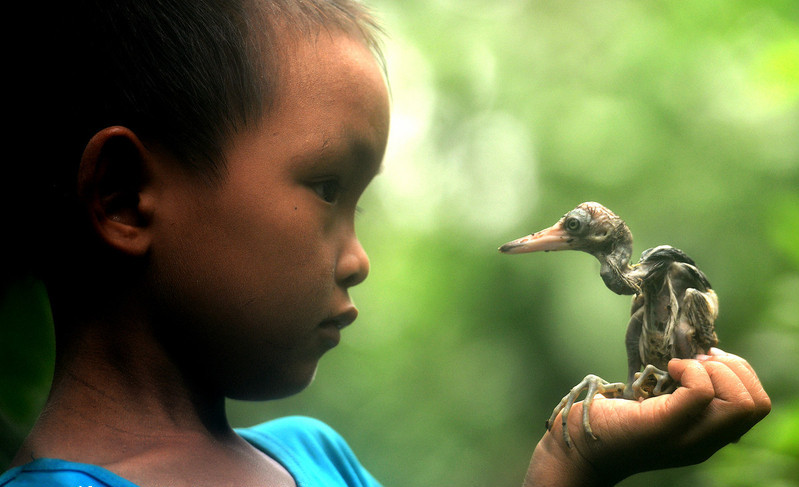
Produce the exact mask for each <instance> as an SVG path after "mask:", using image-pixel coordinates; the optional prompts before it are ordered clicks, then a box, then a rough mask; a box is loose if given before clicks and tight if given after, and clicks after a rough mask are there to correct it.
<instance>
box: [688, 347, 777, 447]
mask: <svg viewBox="0 0 799 487" xmlns="http://www.w3.org/2000/svg"><path fill="white" fill-rule="evenodd" d="M702 366H703V367H704V368H705V369H706V370H707V372H708V376H709V377H710V380H711V382H712V383H713V386H714V389H715V395H716V397H715V398H714V399H713V401H711V403H710V404H709V405H708V407H707V408H706V410H705V411H704V412H703V415H702V416H703V417H702V421H701V425H699V426H698V427H697V428H695V429H694V430H693V431H692V432H691V433H689V434H688V435H686V437H685V439H686V440H689V443H692V442H694V441H696V442H697V443H698V444H700V443H705V444H708V445H709V444H715V445H717V446H718V447H721V446H722V445H723V444H726V443H729V442H734V441H737V440H738V439H739V438H740V437H741V436H743V434H744V433H746V432H747V431H748V430H749V429H750V428H751V427H752V426H754V424H755V423H757V422H758V421H759V420H760V419H761V417H762V416H760V415H759V414H758V413H757V406H756V404H755V401H754V400H753V399H752V397H751V395H750V394H749V391H748V390H747V388H746V387H745V386H744V385H743V383H742V382H741V380H740V379H739V377H738V376H737V375H736V374H735V373H734V372H733V371H732V370H731V369H730V368H729V367H727V365H725V364H723V363H721V362H715V361H707V362H704V363H702ZM714 448H715V447H714Z"/></svg>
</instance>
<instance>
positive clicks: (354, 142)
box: [303, 131, 384, 176]
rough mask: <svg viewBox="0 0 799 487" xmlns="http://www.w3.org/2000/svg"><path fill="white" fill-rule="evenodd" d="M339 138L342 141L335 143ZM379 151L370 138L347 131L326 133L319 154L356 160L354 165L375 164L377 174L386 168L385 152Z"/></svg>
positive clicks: (375, 173)
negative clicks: (384, 162) (384, 163)
mask: <svg viewBox="0 0 799 487" xmlns="http://www.w3.org/2000/svg"><path fill="white" fill-rule="evenodd" d="M337 140H338V141H341V142H342V143H341V144H338V145H335V141H337ZM378 152H380V151H379V150H378V148H377V147H375V145H374V144H373V143H372V141H370V140H368V138H366V137H362V136H360V135H358V134H354V133H352V132H349V131H345V132H343V133H342V134H341V135H339V136H337V137H333V136H330V135H325V136H324V139H323V140H322V144H321V147H320V148H319V149H318V152H317V154H318V155H322V156H323V157H324V156H326V155H333V157H336V158H341V159H345V160H348V161H354V162H355V163H356V164H355V165H354V167H363V166H366V165H368V166H374V175H375V176H376V175H378V174H380V173H381V172H383V168H384V165H383V159H384V157H383V154H382V153H378ZM383 152H384V151H383ZM303 158H305V157H303Z"/></svg>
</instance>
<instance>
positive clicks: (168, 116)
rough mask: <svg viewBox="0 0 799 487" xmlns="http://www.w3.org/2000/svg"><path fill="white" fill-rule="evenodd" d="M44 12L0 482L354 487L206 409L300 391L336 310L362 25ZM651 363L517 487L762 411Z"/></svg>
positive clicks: (366, 99) (360, 87)
mask: <svg viewBox="0 0 799 487" xmlns="http://www.w3.org/2000/svg"><path fill="white" fill-rule="evenodd" d="M59 7H60V8H63V9H64V10H63V11H60V12H53V11H49V12H47V13H49V14H52V15H51V17H52V19H54V20H55V21H54V25H53V26H48V30H45V31H44V32H49V29H50V28H52V29H54V30H53V32H56V33H57V36H56V37H55V38H54V40H53V42H52V43H49V44H46V45H47V50H46V51H45V52H44V53H43V54H42V55H43V56H46V58H45V59H46V60H47V61H48V62H49V61H50V60H52V61H54V62H56V61H58V62H60V63H61V64H60V65H59V68H60V69H57V70H53V73H54V74H56V75H58V81H57V82H56V83H55V84H54V85H53V86H50V87H48V90H47V91H43V92H42V93H45V94H50V96H49V97H48V98H47V106H46V108H47V112H46V113H48V114H50V113H52V114H54V116H61V117H65V119H67V120H69V121H70V122H71V123H66V122H62V123H58V124H54V125H51V126H49V127H48V126H45V127H44V128H42V129H40V130H37V131H35V134H36V135H38V136H40V137H42V139H41V141H42V142H45V141H46V142H48V144H47V145H44V144H40V146H38V147H37V148H38V149H40V150H47V149H48V148H49V147H53V148H54V150H55V154H53V155H48V157H46V158H45V157H42V158H41V159H42V160H46V161H47V162H50V161H52V162H53V167H52V168H49V169H47V170H46V171H41V170H37V172H44V173H45V174H46V175H47V177H52V178H53V179H52V181H48V183H47V185H46V188H45V191H44V193H43V194H42V195H41V196H40V199H41V200H42V201H45V202H48V203H47V204H48V205H49V206H48V207H47V209H46V211H45V213H36V212H33V213H31V214H28V216H26V219H25V222H26V223H29V224H30V225H29V226H28V228H27V230H26V231H25V232H24V233H25V234H26V235H32V236H33V239H32V241H34V242H41V241H44V240H45V239H44V237H45V236H48V237H49V239H50V241H53V237H54V236H56V237H58V240H56V248H55V249H50V250H48V253H47V254H41V252H37V254H38V256H37V260H38V261H39V262H42V263H43V265H42V268H41V269H40V273H41V275H42V276H43V278H44V280H45V282H46V284H47V287H48V292H49V294H50V298H51V303H52V309H53V316H54V321H55V324H56V342H57V347H56V348H57V350H56V371H55V376H54V380H53V385H52V389H51V393H50V396H49V398H48V402H47V405H46V407H45V410H44V412H43V413H42V415H41V417H40V418H39V420H38V421H37V423H36V425H35V426H34V428H33V431H32V432H31V433H30V435H29V436H28V438H27V439H26V441H25V443H24V444H23V445H22V448H21V449H20V451H19V453H18V455H17V457H16V458H15V460H14V462H13V465H12V466H13V467H14V468H12V469H11V470H10V471H8V472H6V473H5V474H4V475H3V476H2V477H0V486H9V487H11V486H14V487H16V486H21V485H64V486H72V487H74V486H76V485H93V486H95V487H96V486H98V485H107V486H131V485H140V486H152V487H155V486H167V485H168V486H183V485H185V486H189V485H191V486H203V485H208V486H215V487H216V486H225V485H231V486H232V485H237V486H238V485H277V486H283V485H285V486H289V485H298V486H302V485H305V486H311V485H319V486H335V485H377V482H376V481H375V480H374V478H373V477H372V476H371V475H370V474H369V473H368V472H367V471H366V470H365V469H364V468H363V467H362V466H361V465H360V464H359V463H358V461H357V459H356V458H355V456H354V455H353V453H352V452H351V451H350V449H349V447H347V445H346V443H345V442H344V440H343V439H342V438H341V437H340V436H338V435H337V434H336V433H335V432H333V431H331V430H330V429H329V428H328V427H326V426H325V425H322V424H320V423H318V422H316V421H313V420H308V419H299V418H287V419H283V420H278V421H275V422H270V423H266V424H264V425H260V426H257V427H254V428H250V429H246V430H242V431H239V432H234V431H233V430H232V429H231V428H230V426H229V425H228V423H227V420H226V418H225V411H224V399H225V398H226V397H232V398H238V399H256V400H264V399H274V398H279V397H283V396H286V395H290V394H294V393H297V392H299V391H300V390H302V389H303V388H304V387H305V386H306V385H308V383H310V381H311V380H312V379H313V376H314V373H315V370H316V365H317V361H318V360H319V358H320V357H321V355H322V354H323V353H325V352H326V351H328V350H329V349H331V348H333V347H334V346H335V345H336V344H337V343H338V341H339V339H340V333H341V329H342V328H344V327H346V326H347V325H349V324H351V323H352V322H353V321H354V320H355V318H356V316H357V310H356V309H355V307H354V306H353V305H352V303H351V301H350V299H349V297H348V289H349V288H350V287H352V286H355V285H357V284H359V283H360V282H362V281H363V280H364V279H365V278H366V276H367V274H368V270H369V262H368V259H367V256H366V253H365V252H364V249H363V248H362V247H361V245H360V243H359V242H358V240H357V238H356V236H355V231H354V224H353V220H354V213H355V208H356V203H357V201H358V198H359V197H360V195H361V193H362V192H363V191H364V189H365V188H366V186H367V185H368V184H369V182H370V181H371V179H372V178H373V177H374V176H375V174H376V173H377V172H378V170H379V168H380V164H381V159H382V155H383V152H384V149H385V144H386V138H387V135H388V126H389V104H388V95H387V90H386V83H385V80H384V78H383V73H382V71H381V68H380V63H379V61H378V60H379V53H377V55H375V54H376V53H375V46H376V41H375V39H376V37H375V36H376V28H375V24H374V22H373V21H372V19H371V17H369V15H368V14H367V12H366V11H365V10H364V9H363V8H362V7H361V6H359V5H358V4H357V3H354V2H352V1H350V0H271V1H268V0H238V1H236V0H229V1H212V0H169V1H165V0H159V1H155V0H153V1H144V0H137V1H136V2H126V1H124V0H116V1H111V0H95V1H82V2H77V4H75V3H73V4H71V5H69V6H59ZM53 8H55V6H54V7H53ZM44 65H46V66H48V68H49V66H51V64H48V63H44ZM44 80H45V81H48V79H44ZM55 103H57V104H58V105H57V106H51V105H50V104H55ZM39 116H41V114H39ZM53 141H56V143H53ZM37 177H38V178H39V179H42V176H41V175H37ZM54 189H55V191H54ZM41 214H45V215H46V218H44V219H43V220H42V219H37V218H36V216H37V215H41ZM42 255H44V257H42ZM669 371H670V373H671V374H672V375H673V376H674V377H675V378H676V379H678V380H680V381H681V382H682V384H683V386H684V387H682V388H680V389H678V391H677V392H675V393H674V394H672V395H669V396H661V397H658V398H654V399H651V400H648V401H644V402H642V403H636V402H632V401H615V400H598V401H597V402H596V403H595V406H594V408H593V410H592V424H593V425H594V426H595V432H596V434H597V435H598V436H599V437H600V438H601V441H593V440H592V441H589V440H587V439H585V438H584V437H582V435H577V434H575V435H573V436H574V437H575V445H574V448H572V449H568V448H566V447H565V446H564V445H562V444H561V443H559V442H558V439H559V438H560V437H561V435H560V433H559V431H558V428H559V426H557V425H556V427H555V428H554V429H553V431H552V433H548V434H546V435H545V436H544V438H543V439H542V440H541V441H540V443H539V445H538V447H537V448H536V450H535V453H534V455H533V459H532V461H531V463H530V466H529V469H528V473H527V479H526V482H527V484H529V485H594V484H596V485H603V484H610V483H613V482H615V481H618V480H620V479H622V478H624V477H625V476H627V475H630V474H632V473H634V472H636V471H642V470H647V469H651V468H659V467H664V466H670V465H682V464H688V463H694V462H698V461H701V460H703V459H705V458H707V457H708V456H709V455H711V454H712V453H713V452H714V451H716V450H717V449H718V448H720V447H721V446H723V445H724V444H726V443H728V442H730V441H734V440H735V439H736V438H738V437H740V435H742V434H743V433H744V432H745V431H747V430H748V429H749V428H750V427H751V426H752V425H753V424H754V423H756V422H757V421H758V420H759V419H761V418H762V417H763V416H764V415H765V414H766V413H767V412H768V409H769V407H770V405H769V400H768V396H767V395H766V394H765V393H764V392H763V390H762V387H761V386H760V383H759V381H758V380H757V377H756V376H755V374H754V372H753V371H752V370H751V368H750V367H749V366H748V364H747V363H746V362H745V361H743V360H742V359H740V358H737V357H734V356H730V355H725V354H723V353H722V352H714V355H713V356H709V357H699V358H698V360H682V361H674V362H673V363H672V364H670V367H669ZM578 408H579V407H578ZM579 416H580V414H579V412H576V413H574V414H573V415H572V416H571V417H572V418H575V421H574V424H572V425H570V426H571V427H574V428H575V429H577V428H579V424H578V421H579V420H578V419H577V418H579ZM520 477H521V475H520ZM442 480H444V481H445V479H442Z"/></svg>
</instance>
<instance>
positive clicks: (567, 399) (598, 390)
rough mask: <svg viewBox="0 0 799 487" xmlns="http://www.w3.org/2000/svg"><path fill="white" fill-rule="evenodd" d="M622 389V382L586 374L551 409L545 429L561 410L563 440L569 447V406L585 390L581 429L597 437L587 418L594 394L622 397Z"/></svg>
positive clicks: (570, 444) (594, 437)
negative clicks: (609, 380) (608, 380)
mask: <svg viewBox="0 0 799 487" xmlns="http://www.w3.org/2000/svg"><path fill="white" fill-rule="evenodd" d="M624 389H625V385H624V383H623V382H613V383H611V382H607V381H606V380H604V379H602V378H601V377H598V376H596V375H592V374H590V375H587V376H586V377H585V378H584V379H583V380H582V381H581V382H580V383H579V384H577V385H576V386H574V387H573V388H572V390H571V391H569V393H568V394H566V395H565V396H564V397H563V399H561V401H560V403H558V405H557V406H556V407H555V409H554V410H553V411H552V415H551V416H550V417H549V419H548V420H547V422H546V427H547V430H550V429H552V425H553V424H554V422H555V419H556V418H557V416H558V414H559V413H561V412H562V415H561V423H562V427H563V441H564V442H565V443H566V445H567V446H568V447H569V448H571V446H572V443H571V436H570V435H569V428H568V418H569V412H571V408H572V406H574V403H575V401H576V400H577V398H578V397H579V396H580V394H582V392H583V391H585V400H584V401H583V430H584V431H585V433H586V434H587V435H589V436H590V437H591V438H593V439H597V437H596V435H594V432H593V430H592V429H591V422H590V419H589V411H590V409H591V403H592V402H593V400H594V396H596V395H597V394H602V395H603V396H605V397H609V398H613V397H622V396H623V394H624Z"/></svg>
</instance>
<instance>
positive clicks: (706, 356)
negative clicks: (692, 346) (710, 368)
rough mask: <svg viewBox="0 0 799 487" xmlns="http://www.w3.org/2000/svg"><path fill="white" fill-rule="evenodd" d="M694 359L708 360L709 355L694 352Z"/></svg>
mask: <svg viewBox="0 0 799 487" xmlns="http://www.w3.org/2000/svg"><path fill="white" fill-rule="evenodd" d="M696 359H697V360H699V361H700V362H704V361H706V360H710V355H705V354H703V353H698V354H696Z"/></svg>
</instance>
